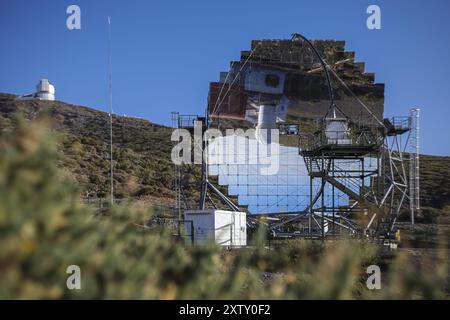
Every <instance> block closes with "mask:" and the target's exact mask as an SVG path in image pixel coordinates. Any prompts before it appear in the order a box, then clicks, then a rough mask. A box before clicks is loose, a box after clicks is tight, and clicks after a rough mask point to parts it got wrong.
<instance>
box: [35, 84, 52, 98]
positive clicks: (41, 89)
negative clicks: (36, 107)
mask: <svg viewBox="0 0 450 320" xmlns="http://www.w3.org/2000/svg"><path fill="white" fill-rule="evenodd" d="M36 98H38V99H40V100H52V101H53V100H55V86H54V85H52V84H51V83H50V81H48V79H42V80H41V81H39V83H38V85H37V86H36Z"/></svg>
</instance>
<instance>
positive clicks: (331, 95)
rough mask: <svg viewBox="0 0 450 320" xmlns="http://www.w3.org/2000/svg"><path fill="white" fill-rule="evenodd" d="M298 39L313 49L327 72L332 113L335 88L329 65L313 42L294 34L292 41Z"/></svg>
mask: <svg viewBox="0 0 450 320" xmlns="http://www.w3.org/2000/svg"><path fill="white" fill-rule="evenodd" d="M298 38H300V39H302V40H303V41H305V42H306V43H307V44H308V45H309V46H310V47H311V49H312V50H313V51H314V54H315V55H316V56H317V58H318V59H319V61H320V64H321V65H322V68H323V70H324V72H325V77H326V79H327V83H328V95H329V96H330V107H329V109H328V112H330V110H332V109H334V107H335V104H334V93H333V87H332V86H331V79H330V73H329V72H328V68H327V65H326V63H325V61H323V59H322V57H321V56H320V54H319V52H318V51H317V49H316V47H314V45H313V44H312V43H311V41H309V40H308V39H307V38H306V37H305V36H303V35H301V34H300V33H293V34H292V40H295V39H298ZM328 112H327V115H328ZM341 112H342V111H341Z"/></svg>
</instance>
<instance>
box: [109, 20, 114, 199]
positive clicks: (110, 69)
mask: <svg viewBox="0 0 450 320" xmlns="http://www.w3.org/2000/svg"><path fill="white" fill-rule="evenodd" d="M111 60H112V59H111V17H110V16H108V64H109V146H110V181H111V187H110V189H111V195H110V197H111V205H113V204H114V175H113V174H114V164H113V126H112V122H113V103H112V61H111Z"/></svg>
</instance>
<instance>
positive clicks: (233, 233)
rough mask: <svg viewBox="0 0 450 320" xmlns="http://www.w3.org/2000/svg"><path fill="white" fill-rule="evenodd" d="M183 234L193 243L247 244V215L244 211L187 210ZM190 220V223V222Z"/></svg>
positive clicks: (238, 245)
mask: <svg viewBox="0 0 450 320" xmlns="http://www.w3.org/2000/svg"><path fill="white" fill-rule="evenodd" d="M184 220H185V221H186V223H185V224H184V226H185V235H186V236H187V237H190V238H191V239H192V240H193V242H194V244H195V245H201V244H207V243H209V242H211V241H214V242H215V243H216V244H217V245H220V246H226V247H243V246H246V245H247V216H246V213H245V212H238V211H225V210H214V209H208V210H188V211H185V213H184ZM190 221H192V223H191V222H190Z"/></svg>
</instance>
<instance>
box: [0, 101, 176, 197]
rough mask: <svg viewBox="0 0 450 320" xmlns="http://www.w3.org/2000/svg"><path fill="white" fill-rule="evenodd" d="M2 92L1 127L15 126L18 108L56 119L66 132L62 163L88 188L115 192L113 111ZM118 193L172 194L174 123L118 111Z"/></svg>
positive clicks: (28, 116) (99, 192)
mask: <svg viewBox="0 0 450 320" xmlns="http://www.w3.org/2000/svg"><path fill="white" fill-rule="evenodd" d="M14 98H15V97H14V96H13V95H7V94H0V128H1V132H4V131H5V130H13V128H14V123H15V121H16V120H15V116H16V113H20V114H22V115H23V116H24V118H25V119H27V120H35V119H40V118H50V122H51V125H52V128H53V129H54V130H55V132H58V133H62V135H61V139H60V143H59V146H58V147H59V149H60V150H61V155H62V157H61V160H60V166H61V168H63V169H64V170H65V171H67V172H68V174H69V175H70V176H72V177H73V178H74V179H75V180H76V181H77V182H78V183H79V185H80V186H81V189H82V191H83V193H86V192H91V193H92V194H95V195H96V196H98V197H104V196H106V195H107V194H108V192H109V182H108V179H109V144H108V143H109V115H108V113H105V112H100V111H97V110H94V109H90V108H86V107H81V106H74V105H70V104H66V103H62V102H56V101H55V102H53V101H17V100H14ZM113 132H114V136H113V139H114V152H113V154H114V159H115V161H114V166H115V172H114V180H115V188H116V190H115V196H116V197H118V198H123V197H130V196H131V197H136V196H142V195H151V196H158V197H161V198H163V197H169V198H171V197H172V191H171V184H172V164H171V161H170V150H171V144H170V134H171V130H170V128H167V127H164V126H161V125H157V124H153V123H151V122H149V121H146V120H142V119H136V118H129V117H120V116H114V121H113Z"/></svg>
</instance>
